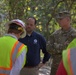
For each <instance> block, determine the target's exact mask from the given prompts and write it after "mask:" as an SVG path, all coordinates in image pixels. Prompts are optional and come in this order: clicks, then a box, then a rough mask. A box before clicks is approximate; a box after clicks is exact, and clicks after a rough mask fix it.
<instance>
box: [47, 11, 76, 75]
mask: <svg viewBox="0 0 76 75" xmlns="http://www.w3.org/2000/svg"><path fill="white" fill-rule="evenodd" d="M56 20H57V22H58V23H59V25H60V27H61V28H60V29H59V30H57V31H55V32H54V33H53V34H52V35H51V36H50V41H48V43H47V51H48V52H49V53H50V54H51V55H52V57H53V63H52V66H51V73H50V75H55V74H56V70H57V68H58V65H59V63H60V60H61V58H62V50H64V49H66V47H67V46H68V44H69V43H70V42H71V41H72V40H73V39H74V38H75V37H76V30H75V29H73V28H72V27H71V25H70V21H71V16H70V13H69V12H68V11H63V12H59V13H58V15H57V17H56Z"/></svg>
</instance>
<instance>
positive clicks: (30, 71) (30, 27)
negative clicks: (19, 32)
mask: <svg viewBox="0 0 76 75" xmlns="http://www.w3.org/2000/svg"><path fill="white" fill-rule="evenodd" d="M35 28H36V19H35V18H34V17H29V18H28V19H27V21H26V28H25V29H26V36H25V37H24V38H23V39H19V41H20V42H22V43H24V44H25V45H27V47H28V52H27V56H26V57H27V59H26V64H25V67H24V68H23V69H22V71H21V75H38V74H39V68H41V67H42V66H43V65H44V64H45V63H46V62H47V61H48V60H49V58H50V54H48V52H47V51H46V40H45V39H44V37H43V36H42V35H41V34H39V33H37V32H35V31H34V30H35ZM40 50H42V52H43V53H44V57H43V60H42V62H41V59H40ZM40 62H41V63H40Z"/></svg>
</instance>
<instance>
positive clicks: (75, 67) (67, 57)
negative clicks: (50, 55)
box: [63, 47, 76, 75]
mask: <svg viewBox="0 0 76 75" xmlns="http://www.w3.org/2000/svg"><path fill="white" fill-rule="evenodd" d="M63 64H64V67H65V69H66V72H67V74H68V75H76V47H75V48H71V49H68V50H65V51H63Z"/></svg>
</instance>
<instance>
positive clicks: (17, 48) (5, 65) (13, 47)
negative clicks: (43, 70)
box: [0, 36, 27, 75]
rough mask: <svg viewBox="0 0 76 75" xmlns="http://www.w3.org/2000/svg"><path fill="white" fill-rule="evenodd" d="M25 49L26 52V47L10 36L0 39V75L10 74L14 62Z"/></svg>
mask: <svg viewBox="0 0 76 75" xmlns="http://www.w3.org/2000/svg"><path fill="white" fill-rule="evenodd" d="M25 49H26V51H27V46H25V45H24V44H22V43H20V42H19V41H18V40H16V39H14V38H12V37H11V36H3V37H1V38H0V75H9V74H10V71H11V69H12V67H13V65H14V63H15V60H16V59H17V58H18V56H19V55H20V54H21V53H22V51H23V50H25ZM24 62H25V61H24Z"/></svg>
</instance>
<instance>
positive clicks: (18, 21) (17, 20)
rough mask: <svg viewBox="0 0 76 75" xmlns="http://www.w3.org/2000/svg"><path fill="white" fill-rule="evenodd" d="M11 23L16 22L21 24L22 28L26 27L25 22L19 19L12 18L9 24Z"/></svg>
mask: <svg viewBox="0 0 76 75" xmlns="http://www.w3.org/2000/svg"><path fill="white" fill-rule="evenodd" d="M11 23H16V24H17V25H19V26H21V27H22V28H23V27H25V23H24V22H23V21H22V20H19V19H14V20H11V21H9V22H8V23H7V24H8V25H10V24H11Z"/></svg>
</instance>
